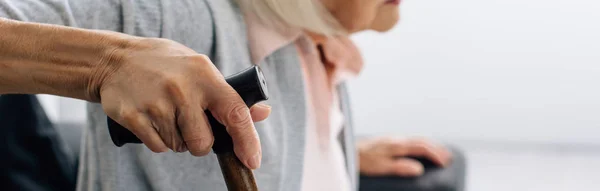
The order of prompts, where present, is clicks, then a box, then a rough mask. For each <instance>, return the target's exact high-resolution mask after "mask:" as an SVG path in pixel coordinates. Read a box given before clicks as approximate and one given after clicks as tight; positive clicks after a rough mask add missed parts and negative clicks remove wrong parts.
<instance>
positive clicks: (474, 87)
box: [351, 0, 600, 145]
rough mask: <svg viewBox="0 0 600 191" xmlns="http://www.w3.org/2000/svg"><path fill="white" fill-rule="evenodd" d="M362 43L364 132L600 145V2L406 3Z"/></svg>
mask: <svg viewBox="0 0 600 191" xmlns="http://www.w3.org/2000/svg"><path fill="white" fill-rule="evenodd" d="M401 12H402V21H401V24H400V25H399V26H398V27H396V28H395V29H393V30H392V31H391V32H389V33H386V34H376V33H370V32H369V33H363V34H359V35H357V36H355V40H356V42H357V43H358V45H359V47H360V48H361V49H362V51H363V56H364V57H365V59H366V68H365V71H364V73H363V75H362V76H361V77H360V78H359V79H356V80H354V81H353V82H352V83H351V93H352V94H353V104H354V111H355V118H356V119H355V122H356V124H357V125H358V127H359V129H358V132H359V133H361V134H378V133H389V132H393V133H395V134H402V135H422V136H430V137H436V138H441V139H446V140H486V141H522V142H535V143H567V144H594V145H600V1H597V0H452V1H448V0H406V1H404V2H403V4H402V11H401Z"/></svg>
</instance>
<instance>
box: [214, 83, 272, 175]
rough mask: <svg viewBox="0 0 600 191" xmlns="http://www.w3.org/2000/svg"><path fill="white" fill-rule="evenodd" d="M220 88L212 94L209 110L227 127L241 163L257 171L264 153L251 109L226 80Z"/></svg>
mask: <svg viewBox="0 0 600 191" xmlns="http://www.w3.org/2000/svg"><path fill="white" fill-rule="evenodd" d="M219 86H220V87H219V88H216V89H214V90H216V91H215V92H212V94H211V96H212V97H211V99H209V100H210V102H209V105H208V109H209V110H210V111H211V113H212V114H213V116H214V117H215V119H217V120H218V121H219V122H220V123H221V124H223V125H225V126H226V128H227V132H228V133H229V135H230V136H231V138H232V140H233V148H234V151H235V154H236V155H237V156H238V158H239V159H240V161H242V162H243V163H244V164H245V165H246V166H247V167H248V168H250V169H256V168H258V167H260V161H261V152H262V151H261V148H260V141H259V138H258V134H257V132H256V129H255V128H254V123H253V122H252V117H251V115H250V109H248V107H247V106H246V104H245V103H244V102H243V100H242V98H241V97H240V96H239V95H238V94H237V93H236V92H235V90H233V88H231V87H230V86H229V85H227V84H226V82H225V81H224V80H223V81H222V82H220V85H219Z"/></svg>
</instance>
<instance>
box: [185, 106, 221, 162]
mask: <svg viewBox="0 0 600 191" xmlns="http://www.w3.org/2000/svg"><path fill="white" fill-rule="evenodd" d="M197 106H198V107H190V106H181V107H179V113H178V116H177V124H178V125H179V130H180V131H181V135H182V137H183V140H184V142H185V145H186V147H187V149H188V150H189V151H190V153H191V154H192V155H194V156H204V155H207V154H208V153H209V152H210V149H211V147H212V145H213V142H214V137H213V135H212V130H211V129H210V125H209V123H208V119H207V118H206V115H205V114H204V111H203V109H202V107H201V106H200V104H197Z"/></svg>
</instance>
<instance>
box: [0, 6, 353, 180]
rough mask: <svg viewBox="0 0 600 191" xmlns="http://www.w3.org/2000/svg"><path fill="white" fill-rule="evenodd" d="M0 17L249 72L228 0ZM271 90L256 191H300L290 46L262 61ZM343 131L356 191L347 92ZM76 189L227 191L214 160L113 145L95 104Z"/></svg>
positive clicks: (242, 30) (297, 81) (25, 11)
mask: <svg viewBox="0 0 600 191" xmlns="http://www.w3.org/2000/svg"><path fill="white" fill-rule="evenodd" d="M0 17H7V18H12V19H16V20H23V21H31V22H42V23H51V24H60V25H67V26H74V27H81V28H88V29H102V30H111V31H118V32H123V33H127V34H131V35H136V36H145V37H161V38H168V39H171V40H175V41H178V42H180V43H182V44H184V45H186V46H188V47H190V48H192V49H194V50H195V51H197V52H198V53H202V54H206V55H208V56H209V57H210V58H211V60H212V61H213V62H214V63H215V64H216V65H217V67H218V68H219V70H220V71H221V72H222V73H223V74H224V75H225V76H227V75H230V74H233V73H235V72H238V71H240V70H242V69H244V68H247V67H249V66H251V64H252V63H251V62H250V55H249V50H248V41H247V36H246V27H245V24H244V20H243V18H242V15H241V14H240V11H239V9H238V8H237V7H236V5H235V3H233V2H231V1H229V0H2V1H0ZM260 66H261V68H262V69H263V71H264V73H265V76H266V80H267V84H268V86H269V90H270V97H271V98H270V100H269V101H267V103H268V104H269V105H271V106H272V107H273V111H274V112H273V113H272V114H271V116H270V118H269V119H268V120H266V121H264V122H260V123H257V124H256V128H257V130H258V132H259V135H260V138H261V142H262V147H263V161H262V162H263V164H262V168H260V169H258V170H256V171H255V176H256V179H257V183H258V186H259V188H260V190H265V191H271V190H282V191H294V190H300V186H301V182H302V180H301V178H302V168H303V158H304V153H303V152H304V144H305V143H304V141H305V122H306V119H305V112H306V103H305V99H306V98H305V94H304V84H303V83H304V81H303V79H302V73H301V71H302V70H301V68H300V63H299V58H298V55H297V51H296V48H295V46H293V45H292V44H290V45H287V46H285V47H283V48H281V49H279V50H277V51H276V52H275V53H273V54H272V55H269V56H268V57H267V58H266V59H265V60H263V61H262V63H260ZM339 90H340V94H341V95H340V98H341V101H342V104H341V105H342V110H343V112H344V114H345V116H346V119H347V120H346V122H345V128H344V131H342V132H343V133H342V134H341V135H340V136H339V137H340V141H341V142H342V145H344V151H345V154H346V162H347V166H348V172H350V173H349V175H348V176H350V178H351V180H352V182H353V183H354V185H353V186H354V187H355V188H356V185H357V181H356V175H357V170H356V157H355V148H354V140H353V135H352V128H351V121H350V120H348V119H351V116H350V110H349V107H348V100H347V95H346V91H345V86H343V85H342V86H340V87H339ZM88 111H89V115H88V119H89V123H88V127H87V128H86V130H85V133H84V138H83V145H82V146H81V149H82V150H81V155H80V161H81V162H80V168H79V177H78V190H127V191H134V190H140V191H145V190H209V191H212V190H225V184H224V182H223V178H222V175H221V173H220V169H219V165H218V162H217V161H216V158H215V156H214V155H213V154H210V155H208V156H206V157H200V158H198V157H192V156H191V155H189V154H188V153H162V154H155V153H152V152H151V151H150V150H148V149H147V148H145V147H144V146H143V145H126V146H125V147H122V148H117V147H115V146H114V145H113V144H112V142H111V141H110V137H109V135H108V132H107V128H106V120H105V119H106V116H105V114H104V112H103V110H102V107H101V106H100V105H99V104H94V103H90V104H88Z"/></svg>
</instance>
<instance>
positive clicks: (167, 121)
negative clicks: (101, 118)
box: [89, 38, 270, 169]
mask: <svg viewBox="0 0 600 191" xmlns="http://www.w3.org/2000/svg"><path fill="white" fill-rule="evenodd" d="M126 47H127V48H126V49H124V50H115V51H114V53H113V54H112V55H111V57H108V58H105V59H104V61H103V62H102V63H101V64H100V67H98V69H97V72H96V76H95V77H94V78H92V81H91V82H90V84H91V85H90V86H91V88H90V92H89V94H90V96H91V97H94V96H97V98H98V99H99V100H100V102H101V103H102V106H103V108H104V111H105V112H106V114H107V115H108V116H110V117H111V118H112V119H114V120H115V121H116V122H118V123H119V124H121V125H123V126H124V127H126V128H127V129H128V130H130V131H131V132H132V133H134V134H135V135H136V136H137V137H138V138H139V139H140V140H141V141H142V142H144V144H145V145H146V146H147V147H148V148H149V149H150V150H152V151H154V152H164V151H167V150H168V149H171V150H173V151H176V152H185V151H189V152H190V153H191V154H192V155H195V156H203V155H206V154H208V153H209V152H210V150H211V147H212V145H213V141H214V137H213V135H212V131H211V128H210V125H209V123H208V120H207V117H206V115H205V113H204V111H205V110H207V109H208V110H210V112H211V113H212V115H213V116H214V117H215V118H216V119H217V120H218V121H219V122H221V123H222V124H224V125H225V126H226V127H227V132H228V133H229V134H230V135H231V137H232V139H233V143H234V151H235V153H236V155H237V156H238V158H239V159H240V160H241V161H242V162H243V163H245V165H246V166H248V167H249V168H251V169H256V168H258V167H259V166H260V161H261V153H262V152H261V147H260V141H259V138H258V134H257V132H256V130H255V129H254V124H253V121H260V120H264V119H265V118H267V116H268V115H269V113H270V107H268V106H266V105H263V104H257V105H255V106H254V107H252V109H248V107H247V106H246V105H245V103H244V101H243V100H242V99H241V97H240V96H239V95H238V94H237V93H236V91H235V90H234V89H233V88H232V87H231V86H229V85H228V84H227V82H226V81H225V79H224V77H223V76H222V75H221V73H220V72H219V71H218V70H217V68H216V67H215V66H214V65H213V63H212V62H211V60H210V59H209V58H208V57H207V56H205V55H201V54H198V53H196V52H195V51H193V50H191V49H189V48H187V47H185V46H183V45H181V44H179V43H176V42H174V41H170V40H165V39H147V38H144V39H141V38H140V39H138V40H136V41H134V42H132V43H131V44H128V45H126Z"/></svg>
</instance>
